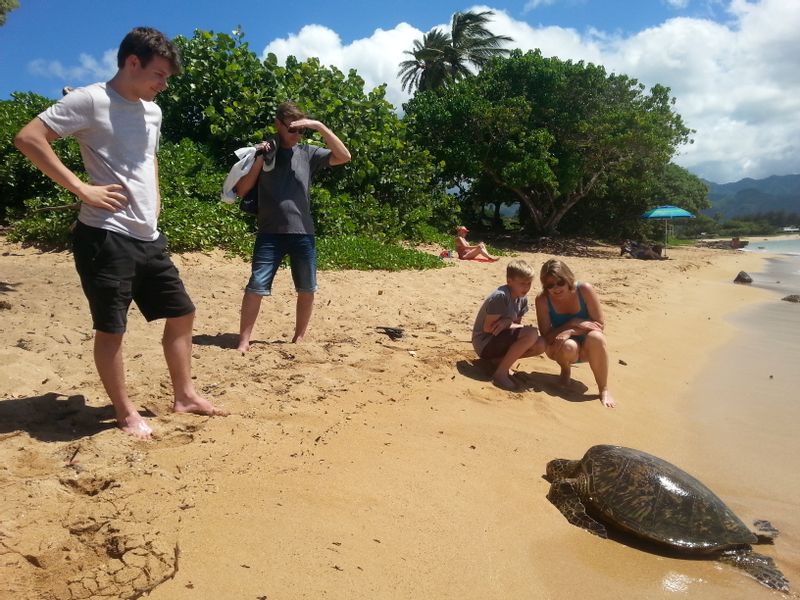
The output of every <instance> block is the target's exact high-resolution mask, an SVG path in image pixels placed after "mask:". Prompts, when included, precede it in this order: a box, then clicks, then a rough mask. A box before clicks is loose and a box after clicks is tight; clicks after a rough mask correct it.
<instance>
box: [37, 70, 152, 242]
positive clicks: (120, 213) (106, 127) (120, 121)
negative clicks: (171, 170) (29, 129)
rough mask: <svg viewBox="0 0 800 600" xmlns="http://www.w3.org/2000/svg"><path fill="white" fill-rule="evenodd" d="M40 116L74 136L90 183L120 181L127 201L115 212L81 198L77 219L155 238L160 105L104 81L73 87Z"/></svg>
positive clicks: (62, 132)
mask: <svg viewBox="0 0 800 600" xmlns="http://www.w3.org/2000/svg"><path fill="white" fill-rule="evenodd" d="M39 118H40V119H41V120H42V121H43V122H44V123H45V124H46V125H47V126H48V127H49V128H50V129H52V130H53V131H55V132H56V133H57V134H58V135H59V136H60V137H67V136H73V137H74V138H75V139H77V140H78V145H79V146H80V149H81V156H82V157H83V164H84V167H85V168H86V172H87V173H88V174H89V181H90V183H91V184H92V185H110V184H113V183H118V184H120V185H121V186H122V187H123V188H124V189H123V190H122V193H123V194H124V195H125V196H126V197H127V198H128V202H127V204H126V205H125V206H124V207H123V208H121V209H120V210H117V211H111V210H106V209H103V208H96V207H94V206H89V205H88V204H86V203H81V208H80V213H79V215H78V219H79V220H80V221H81V222H82V223H84V224H86V225H89V226H91V227H98V228H100V229H108V230H110V231H116V232H117V233H121V234H123V235H127V236H130V237H132V238H135V239H137V240H142V241H153V240H155V239H157V238H158V235H159V233H158V229H157V227H158V209H159V206H158V203H159V197H158V177H157V174H156V152H157V150H158V142H159V136H160V132H161V109H160V108H159V107H158V105H157V104H156V103H155V102H146V101H144V100H136V101H130V100H126V99H125V98H123V97H122V96H120V95H119V94H117V93H116V92H115V91H114V90H113V89H112V88H111V86H109V85H108V84H106V83H94V84H92V85H89V86H86V87H84V88H79V89H76V90H73V91H72V92H70V93H69V94H67V95H66V96H64V97H63V98H62V99H61V100H59V101H58V102H57V103H56V104H54V105H53V106H51V107H50V108H48V109H47V110H45V111H44V112H42V113H41V114H40V115H39Z"/></svg>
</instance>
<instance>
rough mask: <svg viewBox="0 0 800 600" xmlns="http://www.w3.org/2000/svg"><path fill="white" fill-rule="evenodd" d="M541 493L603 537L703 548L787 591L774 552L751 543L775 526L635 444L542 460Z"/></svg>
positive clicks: (767, 536)
mask: <svg viewBox="0 0 800 600" xmlns="http://www.w3.org/2000/svg"><path fill="white" fill-rule="evenodd" d="M545 478H546V479H547V480H548V481H549V482H550V483H551V485H550V491H549V492H548V494H547V499H548V500H550V502H552V503H553V504H554V505H555V506H556V508H558V510H560V511H561V513H562V514H563V515H564V516H565V517H566V518H567V520H568V521H569V522H570V523H572V524H573V525H577V526H578V527H583V528H584V529H588V530H589V531H590V532H592V533H594V534H595V535H598V536H600V537H603V538H607V537H608V533H607V531H606V527H611V528H614V529H616V530H619V531H623V532H626V533H628V534H633V535H634V536H636V537H638V538H640V539H643V540H645V541H647V542H654V543H655V544H657V545H659V546H661V547H663V548H665V549H672V550H675V551H679V552H681V553H686V554H691V555H693V556H697V555H701V556H702V555H707V556H711V557H714V558H716V559H718V560H720V561H722V562H725V563H727V564H731V565H733V566H735V567H737V568H739V569H743V570H744V571H746V572H747V573H749V574H750V575H752V576H753V577H755V578H756V579H757V580H758V581H760V582H761V583H762V584H764V585H766V586H767V587H770V588H773V589H776V590H780V591H783V592H788V591H789V582H788V580H787V579H786V577H784V575H783V573H781V572H780V571H779V570H778V568H777V567H776V566H775V563H774V561H773V560H772V558H770V557H768V556H764V555H762V554H758V553H756V552H753V550H752V548H751V546H750V545H751V544H758V543H771V542H772V540H773V539H774V538H775V537H776V536H777V535H778V530H777V529H775V528H774V527H772V525H770V523H769V522H768V521H756V522H755V523H754V525H755V526H756V530H757V532H756V533H753V532H752V531H750V530H749V529H748V528H747V526H746V525H745V524H744V523H743V522H742V521H741V519H739V517H737V516H736V515H735V514H733V511H731V509H729V508H728V507H727V506H726V505H725V503H724V502H723V501H722V500H720V499H719V498H718V497H717V496H716V495H715V494H714V492H712V491H711V490H709V489H708V488H707V487H706V486H705V485H703V484H702V483H700V482H699V481H698V480H697V479H695V478H694V477H692V476H691V475H689V474H688V473H686V472H685V471H683V470H681V469H679V468H678V467H676V466H675V465H673V464H670V463H668V462H667V461H665V460H662V459H660V458H658V457H656V456H653V455H651V454H647V453H646V452H642V451H641V450H633V449H631V448H623V447H620V446H605V445H603V446H592V447H591V448H589V450H587V451H586V454H584V456H583V458H582V459H580V460H566V459H563V458H558V459H555V460H551V461H550V462H549V463H547V474H546V475H545Z"/></svg>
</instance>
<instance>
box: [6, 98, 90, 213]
mask: <svg viewBox="0 0 800 600" xmlns="http://www.w3.org/2000/svg"><path fill="white" fill-rule="evenodd" d="M52 103H53V101H52V100H50V99H48V98H45V97H44V96H39V95H38V94H32V93H19V92H14V93H12V94H11V100H0V223H4V222H6V221H7V220H8V219H9V218H10V217H12V216H14V215H18V214H20V213H21V212H22V209H23V206H24V201H25V200H26V199H29V198H37V197H38V198H42V199H45V198H48V197H52V198H55V197H57V196H58V194H57V190H58V189H59V186H57V185H56V184H55V183H53V182H52V181H51V180H50V179H48V178H47V177H45V176H44V175H42V173H41V172H40V171H39V169H37V168H36V167H35V166H33V164H32V163H31V162H30V161H29V160H28V159H27V158H25V157H24V156H23V155H22V154H21V153H20V152H19V151H18V150H17V149H16V147H15V146H14V137H15V136H16V135H17V133H18V132H19V130H20V129H22V127H24V126H25V125H26V124H27V123H28V122H29V121H30V120H31V119H33V118H34V117H35V116H36V115H38V114H39V113H41V112H42V111H43V110H45V109H46V108H47V107H49V106H50V105H51V104H52ZM53 147H54V148H55V150H56V152H57V153H58V154H59V156H61V158H62V160H63V161H64V163H65V164H66V165H67V166H68V167H69V168H71V169H73V170H76V171H82V170H83V163H82V162H81V157H80V150H79V149H78V144H77V143H76V142H75V141H74V140H69V139H67V140H57V141H56V142H55V143H54V145H53ZM72 202H75V198H74V197H72ZM58 203H59V202H56V204H58ZM45 204H46V202H42V203H40V205H41V206H43V205H45Z"/></svg>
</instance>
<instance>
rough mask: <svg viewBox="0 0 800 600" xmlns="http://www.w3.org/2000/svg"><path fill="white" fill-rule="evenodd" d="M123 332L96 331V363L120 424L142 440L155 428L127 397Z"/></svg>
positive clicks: (130, 433) (148, 437)
mask: <svg viewBox="0 0 800 600" xmlns="http://www.w3.org/2000/svg"><path fill="white" fill-rule="evenodd" d="M123 336H124V334H122V333H104V332H102V331H95V335H94V364H95V366H96V367H97V373H98V374H99V375H100V381H102V382H103V387H104V388H105V390H106V394H108V397H109V398H110V399H111V404H112V405H113V406H114V414H115V415H116V418H117V427H119V428H120V429H121V430H122V431H124V432H125V433H127V434H129V435H132V436H134V437H137V438H139V439H142V440H147V439H150V437H151V436H152V434H153V430H152V428H151V427H150V426H149V425H148V424H147V422H146V421H145V420H144V419H143V418H142V416H141V415H140V414H139V412H138V411H137V410H136V407H135V406H134V405H133V402H131V400H130V398H128V391H127V389H126V387H125V361H124V360H123V357H122V338H123Z"/></svg>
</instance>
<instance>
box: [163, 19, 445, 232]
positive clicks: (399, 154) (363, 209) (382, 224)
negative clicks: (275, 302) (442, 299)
mask: <svg viewBox="0 0 800 600" xmlns="http://www.w3.org/2000/svg"><path fill="white" fill-rule="evenodd" d="M242 38H243V36H242V35H241V34H236V35H235V36H233V37H232V36H229V35H227V34H219V33H218V34H213V33H209V32H204V31H196V32H195V34H194V37H193V38H192V39H191V40H189V39H185V38H180V37H179V38H177V41H176V42H177V44H178V45H179V47H180V48H181V53H182V57H183V63H184V72H183V73H182V74H180V75H178V76H176V77H174V78H173V80H171V81H170V88H169V90H168V91H167V92H166V93H164V94H161V95H160V96H159V99H158V102H159V104H160V105H161V106H162V109H163V111H164V126H163V131H164V137H165V138H166V139H168V140H171V141H173V142H175V141H178V140H180V139H181V138H184V137H185V138H189V139H191V140H193V141H195V142H197V143H200V144H203V145H205V146H207V147H209V148H211V149H212V152H214V155H215V156H216V158H217V160H218V162H219V168H220V170H225V171H227V169H228V168H229V167H230V165H231V164H232V163H233V162H234V160H235V158H234V157H233V154H232V152H233V150H234V149H236V148H238V147H240V146H243V145H246V144H250V143H253V142H255V141H257V140H260V139H263V138H264V137H265V136H266V135H269V134H272V133H274V132H275V128H274V125H273V119H274V114H275V107H277V105H278V104H279V103H280V102H282V101H284V100H294V101H295V102H297V103H298V104H299V105H300V106H301V108H303V110H305V111H306V112H307V113H308V115H309V116H310V117H312V118H315V119H318V120H320V121H322V122H323V123H325V124H326V125H328V126H329V127H330V128H331V129H332V130H333V131H335V132H336V134H337V135H338V136H339V137H340V138H341V139H342V140H343V141H344V143H345V144H346V145H347V146H348V148H349V149H350V152H351V154H352V155H353V160H352V162H350V163H349V164H347V165H345V166H344V167H339V168H336V169H329V170H324V171H322V172H321V173H320V174H319V176H318V177H317V180H316V186H315V188H314V189H313V190H312V197H313V198H314V202H313V203H312V206H313V209H314V216H315V219H316V222H317V226H318V232H319V233H320V234H321V235H342V234H348V235H349V234H356V233H358V234H361V235H367V236H373V237H381V238H383V237H387V238H389V239H396V238H400V237H405V238H410V239H417V238H419V237H420V232H421V231H423V226H424V225H425V224H426V223H430V222H437V221H439V220H442V221H443V222H444V223H443V224H444V225H450V224H452V222H453V220H454V218H455V216H454V213H455V212H456V211H457V209H456V203H455V201H454V200H453V199H452V198H451V197H450V196H447V195H446V194H445V193H444V191H443V188H441V186H437V184H436V182H437V177H438V172H439V168H440V165H439V163H438V162H437V161H435V160H434V159H433V158H432V157H431V155H430V153H429V152H428V151H427V150H425V149H424V148H420V147H418V146H417V145H416V144H413V143H409V141H408V134H407V130H406V126H405V124H404V123H403V122H402V121H401V120H400V119H399V118H398V117H397V115H396V114H395V112H394V109H393V107H392V105H391V104H390V103H389V102H387V101H386V99H385V88H384V87H378V88H376V89H374V90H372V91H371V92H368V93H365V92H364V80H363V79H362V78H361V77H359V75H358V74H357V73H356V71H355V70H351V71H350V72H349V73H347V74H346V75H345V74H344V73H342V72H341V71H340V70H339V69H337V68H336V67H324V66H322V65H321V64H320V61H319V60H318V59H316V58H312V59H309V60H307V61H298V60H297V59H295V58H294V57H291V56H290V57H289V58H288V59H287V61H286V65H285V66H280V65H279V64H278V61H277V58H276V57H275V55H269V56H267V58H266V59H265V60H264V61H261V60H259V59H258V57H257V56H256V55H255V54H254V53H253V52H252V51H251V50H250V49H249V48H248V46H247V44H246V43H245V42H243V40H242ZM308 142H309V143H312V144H313V143H317V144H321V143H322V140H321V139H320V138H318V137H315V136H311V137H310V138H309V139H308ZM321 190H322V191H321ZM317 201H319V202H317Z"/></svg>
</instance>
